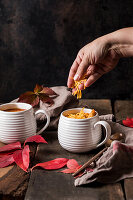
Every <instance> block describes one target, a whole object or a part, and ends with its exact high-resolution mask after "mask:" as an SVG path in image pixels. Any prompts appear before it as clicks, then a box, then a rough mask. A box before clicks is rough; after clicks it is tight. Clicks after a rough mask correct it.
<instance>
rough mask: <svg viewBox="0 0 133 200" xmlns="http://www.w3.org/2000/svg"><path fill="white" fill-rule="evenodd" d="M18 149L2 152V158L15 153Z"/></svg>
mask: <svg viewBox="0 0 133 200" xmlns="http://www.w3.org/2000/svg"><path fill="white" fill-rule="evenodd" d="M15 150H16V149H14V150H13V151H9V152H1V153H0V158H1V157H3V156H7V155H10V154H13V152H14V151H15Z"/></svg>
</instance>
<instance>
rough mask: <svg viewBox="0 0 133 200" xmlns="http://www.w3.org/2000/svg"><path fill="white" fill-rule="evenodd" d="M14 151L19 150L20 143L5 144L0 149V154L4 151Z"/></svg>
mask: <svg viewBox="0 0 133 200" xmlns="http://www.w3.org/2000/svg"><path fill="white" fill-rule="evenodd" d="M16 149H21V143H20V142H14V143H11V144H7V145H5V146H3V147H1V148H0V153H1V152H6V151H12V150H16Z"/></svg>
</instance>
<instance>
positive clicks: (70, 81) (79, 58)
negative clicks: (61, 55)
mask: <svg viewBox="0 0 133 200" xmlns="http://www.w3.org/2000/svg"><path fill="white" fill-rule="evenodd" d="M82 57H83V55H82V53H80V52H79V53H78V55H77V57H76V59H75V61H74V62H73V64H72V66H71V69H70V72H69V76H68V81H67V86H68V87H69V88H71V87H72V86H73V83H74V81H73V78H74V76H75V74H76V72H77V69H78V67H79V65H80V63H81V62H82Z"/></svg>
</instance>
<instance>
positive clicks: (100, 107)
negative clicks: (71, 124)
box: [79, 99, 112, 115]
mask: <svg viewBox="0 0 133 200" xmlns="http://www.w3.org/2000/svg"><path fill="white" fill-rule="evenodd" d="M85 106H87V107H88V108H90V109H95V110H96V111H97V112H98V113H99V115H106V114H110V113H112V107H111V101H110V100H108V99H81V100H80V101H79V107H85Z"/></svg>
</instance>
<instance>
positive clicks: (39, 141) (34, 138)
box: [24, 135, 47, 145]
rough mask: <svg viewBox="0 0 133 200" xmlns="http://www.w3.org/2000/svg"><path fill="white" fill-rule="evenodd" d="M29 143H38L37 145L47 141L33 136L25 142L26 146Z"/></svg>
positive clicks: (38, 136)
mask: <svg viewBox="0 0 133 200" xmlns="http://www.w3.org/2000/svg"><path fill="white" fill-rule="evenodd" d="M27 142H36V143H46V144H47V142H46V140H44V138H43V137H42V136H40V135H33V136H31V137H28V138H27V139H26V140H25V142H24V145H25V144H26V143H27Z"/></svg>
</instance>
